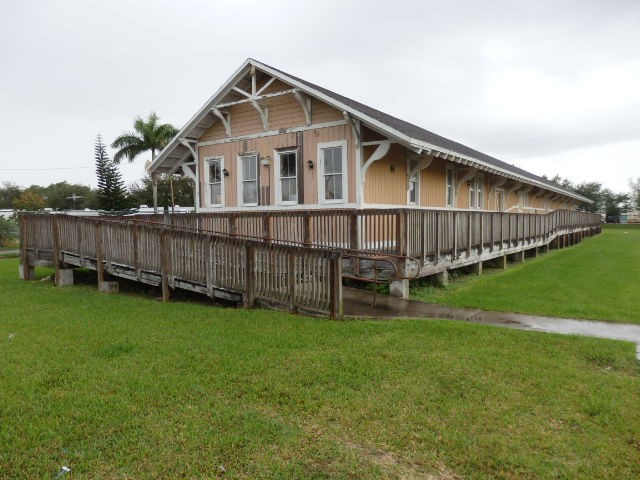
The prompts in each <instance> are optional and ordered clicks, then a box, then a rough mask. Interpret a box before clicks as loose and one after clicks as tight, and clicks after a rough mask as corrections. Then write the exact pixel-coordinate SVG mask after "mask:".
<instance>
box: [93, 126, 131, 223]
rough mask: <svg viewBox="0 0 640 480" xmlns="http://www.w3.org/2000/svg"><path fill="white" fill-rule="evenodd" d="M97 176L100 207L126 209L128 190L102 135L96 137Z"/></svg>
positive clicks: (104, 208)
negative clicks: (108, 152)
mask: <svg viewBox="0 0 640 480" xmlns="http://www.w3.org/2000/svg"><path fill="white" fill-rule="evenodd" d="M95 158H96V176H97V177H98V208H99V209H101V210H109V211H115V210H124V209H125V208H127V206H128V199H127V191H126V190H125V188H124V181H123V180H122V175H121V174H120V171H119V170H118V167H117V166H116V165H115V164H114V163H113V162H112V161H111V160H110V159H109V155H108V154H107V147H106V146H105V144H104V143H102V136H100V135H98V137H97V138H96V147H95Z"/></svg>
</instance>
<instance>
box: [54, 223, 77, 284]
mask: <svg viewBox="0 0 640 480" xmlns="http://www.w3.org/2000/svg"><path fill="white" fill-rule="evenodd" d="M59 219H60V217H58V215H52V216H51V234H52V237H53V266H54V268H55V273H54V282H55V284H56V285H58V284H59V283H60V262H61V260H62V258H61V253H60V226H59V223H58V222H59ZM78 247H79V245H77V246H76V248H78Z"/></svg>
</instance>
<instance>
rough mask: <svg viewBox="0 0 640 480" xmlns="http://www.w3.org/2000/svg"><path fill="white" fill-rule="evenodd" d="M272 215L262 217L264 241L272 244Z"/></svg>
mask: <svg viewBox="0 0 640 480" xmlns="http://www.w3.org/2000/svg"><path fill="white" fill-rule="evenodd" d="M271 238H272V234H271V215H268V214H265V215H263V216H262V239H263V240H264V241H265V242H266V243H271Z"/></svg>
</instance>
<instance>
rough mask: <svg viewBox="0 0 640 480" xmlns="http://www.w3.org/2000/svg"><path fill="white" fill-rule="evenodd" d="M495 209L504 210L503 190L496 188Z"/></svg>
mask: <svg viewBox="0 0 640 480" xmlns="http://www.w3.org/2000/svg"><path fill="white" fill-rule="evenodd" d="M496 210H497V211H499V212H504V190H502V189H501V188H496Z"/></svg>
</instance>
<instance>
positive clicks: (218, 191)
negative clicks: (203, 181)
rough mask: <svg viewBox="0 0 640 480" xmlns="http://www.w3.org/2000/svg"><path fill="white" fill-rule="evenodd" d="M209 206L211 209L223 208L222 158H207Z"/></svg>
mask: <svg viewBox="0 0 640 480" xmlns="http://www.w3.org/2000/svg"><path fill="white" fill-rule="evenodd" d="M206 166H207V204H208V206H209V207H221V206H222V205H223V191H222V169H223V168H224V167H223V160H222V157H217V158H207V159H206Z"/></svg>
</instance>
